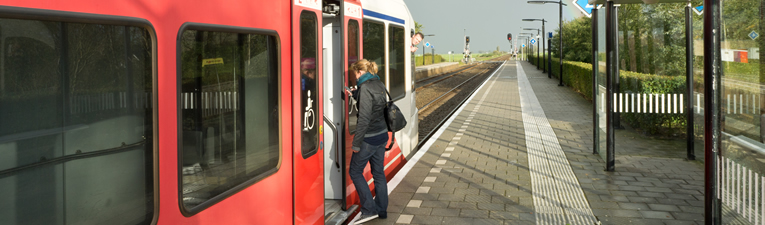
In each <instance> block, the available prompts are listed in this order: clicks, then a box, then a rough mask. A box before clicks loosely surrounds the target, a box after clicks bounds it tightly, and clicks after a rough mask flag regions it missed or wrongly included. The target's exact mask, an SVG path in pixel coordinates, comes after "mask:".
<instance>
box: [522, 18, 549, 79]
mask: <svg viewBox="0 0 765 225" xmlns="http://www.w3.org/2000/svg"><path fill="white" fill-rule="evenodd" d="M523 30H536V31H537V40H536V42H537V45H536V46H537V69H539V65H540V64H542V62H541V61H540V60H541V59H539V46H540V44H541V46H543V47H544V41H542V42H540V41H539V31H540V29H537V28H523ZM543 33H544V32H543Z"/></svg>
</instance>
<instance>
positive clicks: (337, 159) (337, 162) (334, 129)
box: [324, 116, 340, 169]
mask: <svg viewBox="0 0 765 225" xmlns="http://www.w3.org/2000/svg"><path fill="white" fill-rule="evenodd" d="M324 123H327V124H329V129H332V132H333V133H334V134H335V141H334V143H333V144H334V146H335V166H337V168H338V169H340V149H339V148H338V147H337V146H338V145H337V143H339V142H340V141H339V139H338V138H339V137H340V135H338V133H337V127H335V124H333V123H332V121H331V120H329V118H327V116H324Z"/></svg>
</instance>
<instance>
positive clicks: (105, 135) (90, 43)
mask: <svg viewBox="0 0 765 225" xmlns="http://www.w3.org/2000/svg"><path fill="white" fill-rule="evenodd" d="M0 39H1V40H0V43H2V45H0V52H1V53H0V61H1V62H0V221H2V222H0V223H3V224H148V223H150V222H151V220H152V217H153V214H154V201H155V199H154V175H153V174H154V172H153V163H154V147H153V146H154V143H153V142H154V140H153V138H154V132H155V130H154V120H153V113H154V108H153V101H152V99H153V97H152V96H153V95H154V93H153V91H152V90H153V86H154V84H153V79H154V77H153V74H154V71H155V68H154V67H153V66H152V64H153V61H154V59H153V52H152V48H153V47H152V46H153V45H154V44H153V43H152V42H153V41H152V38H151V35H150V34H149V31H148V30H146V29H144V28H139V27H130V26H116V25H102V24H82V23H66V22H53V21H37V20H22V19H0Z"/></svg>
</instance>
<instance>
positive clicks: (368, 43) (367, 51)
mask: <svg viewBox="0 0 765 225" xmlns="http://www.w3.org/2000/svg"><path fill="white" fill-rule="evenodd" d="M362 32H363V34H364V35H363V36H362V38H363V39H364V46H363V48H364V59H367V60H369V61H373V62H375V63H377V75H378V76H380V80H381V81H382V82H383V83H384V84H387V83H386V82H385V62H384V59H385V25H384V24H382V23H378V22H373V21H369V20H364V29H363V31H362ZM386 86H387V85H386Z"/></svg>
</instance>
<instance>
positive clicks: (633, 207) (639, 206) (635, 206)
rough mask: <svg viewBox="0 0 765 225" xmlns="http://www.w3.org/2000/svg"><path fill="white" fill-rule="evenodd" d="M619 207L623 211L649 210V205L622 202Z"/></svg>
mask: <svg viewBox="0 0 765 225" xmlns="http://www.w3.org/2000/svg"><path fill="white" fill-rule="evenodd" d="M619 207H620V208H622V209H631V210H649V208H648V205H647V204H645V203H627V202H620V203H619Z"/></svg>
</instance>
